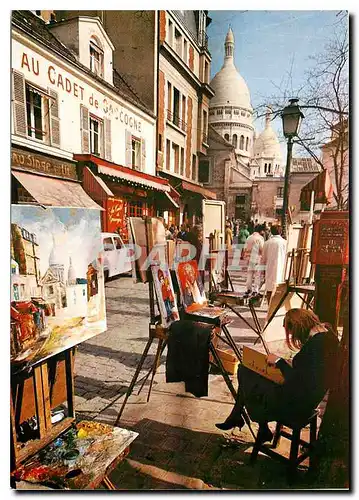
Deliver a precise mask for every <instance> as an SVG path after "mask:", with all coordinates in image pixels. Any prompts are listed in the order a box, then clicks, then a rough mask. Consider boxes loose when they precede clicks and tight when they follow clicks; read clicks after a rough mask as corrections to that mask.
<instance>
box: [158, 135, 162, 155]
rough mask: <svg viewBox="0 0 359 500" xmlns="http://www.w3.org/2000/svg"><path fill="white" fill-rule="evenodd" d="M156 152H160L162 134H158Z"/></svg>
mask: <svg viewBox="0 0 359 500" xmlns="http://www.w3.org/2000/svg"><path fill="white" fill-rule="evenodd" d="M158 150H159V151H162V134H158Z"/></svg>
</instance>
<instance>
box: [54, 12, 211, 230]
mask: <svg viewBox="0 0 359 500" xmlns="http://www.w3.org/2000/svg"><path fill="white" fill-rule="evenodd" d="M56 14H57V19H58V20H60V19H62V18H63V19H68V18H69V17H70V16H74V15H86V16H93V17H98V18H99V19H101V22H102V24H103V26H104V28H105V30H106V32H107V33H108V34H109V36H110V38H111V40H112V42H113V44H114V45H115V46H116V50H115V52H114V58H113V60H114V64H115V66H116V68H117V69H118V70H119V71H120V73H121V75H123V77H124V79H125V80H126V82H128V84H129V85H130V86H131V88H132V89H133V90H134V91H135V92H136V94H137V95H138V96H139V97H140V99H141V100H142V101H143V102H144V103H145V104H146V106H147V107H148V108H149V109H150V110H151V111H152V112H153V113H155V114H156V115H157V133H156V158H155V164H156V167H157V174H158V176H160V177H162V178H163V179H166V180H168V181H169V183H170V184H171V186H172V190H171V193H170V195H171V197H172V199H173V198H174V199H175V200H176V201H177V202H178V204H179V206H180V210H179V211H178V210H176V209H172V210H171V209H167V208H166V205H165V204H162V205H161V206H162V211H161V214H162V215H163V216H164V219H165V220H166V221H167V222H168V223H172V222H176V223H177V224H178V223H180V222H182V221H183V220H185V219H186V220H189V221H190V222H194V221H195V220H196V218H200V216H201V213H202V199H203V198H215V193H213V192H211V191H210V190H209V189H207V188H206V187H204V186H203V184H202V183H201V182H200V181H199V179H198V165H199V161H200V160H201V158H204V157H205V156H206V153H207V149H208V107H209V99H210V98H211V97H213V95H214V93H213V91H212V90H211V88H210V86H209V79H210V64H211V56H210V53H209V51H208V44H207V40H208V38H207V34H206V30H207V26H208V24H209V23H210V18H209V17H208V11H205V10H197V11H192V10H186V11H181V10H173V11H172V10H166V11H165V10H162V11H147V10H146V11H134V10H123V11H103V10H91V11H90V10H85V11H56ZM172 208H174V207H172Z"/></svg>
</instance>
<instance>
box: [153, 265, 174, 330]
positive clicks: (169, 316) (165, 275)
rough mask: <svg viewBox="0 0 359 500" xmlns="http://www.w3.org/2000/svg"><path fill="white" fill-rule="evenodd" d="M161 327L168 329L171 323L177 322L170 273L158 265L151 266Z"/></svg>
mask: <svg viewBox="0 0 359 500" xmlns="http://www.w3.org/2000/svg"><path fill="white" fill-rule="evenodd" d="M151 271H152V277H153V282H154V285H155V290H156V295H157V302H158V307H159V309H160V313H161V319H162V326H164V327H165V328H168V327H169V326H170V325H171V323H173V321H177V320H179V313H178V307H177V300H176V295H175V293H174V290H173V284H172V279H171V273H170V271H169V270H168V269H161V267H160V266H158V265H153V266H151Z"/></svg>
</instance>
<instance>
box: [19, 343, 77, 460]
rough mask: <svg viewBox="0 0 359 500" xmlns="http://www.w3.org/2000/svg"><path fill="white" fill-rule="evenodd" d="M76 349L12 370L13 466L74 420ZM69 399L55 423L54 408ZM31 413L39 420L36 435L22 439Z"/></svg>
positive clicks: (48, 441)
mask: <svg viewBox="0 0 359 500" xmlns="http://www.w3.org/2000/svg"><path fill="white" fill-rule="evenodd" d="M74 350H75V348H74V347H73V348H71V349H68V350H66V351H64V352H63V353H60V354H58V355H56V356H53V357H52V358H50V359H47V360H45V361H42V362H41V363H39V364H36V365H33V366H30V367H29V368H27V369H23V370H19V371H14V372H13V373H12V374H11V403H10V414H11V470H15V469H16V468H17V467H18V466H19V465H20V464H21V463H22V462H24V461H25V460H26V459H27V458H29V457H30V456H32V455H34V454H35V453H37V452H38V451H40V450H41V449H43V448H44V447H45V446H46V445H47V444H49V443H50V442H51V441H53V440H54V439H56V437H57V436H59V435H60V434H61V433H63V432H64V431H65V430H67V429H68V428H69V427H71V426H72V424H73V423H74V421H75V411H74V382H73V367H74ZM65 401H66V402H67V417H65V418H64V419H63V420H61V421H60V422H58V423H56V424H53V423H52V421H51V410H52V409H54V408H56V407H58V406H59V405H60V404H62V403H64V402H65ZM31 417H35V421H36V424H37V429H36V434H37V438H35V439H31V440H28V441H26V442H25V443H21V442H20V440H19V439H18V433H19V426H20V424H22V423H23V422H25V421H27V420H28V419H30V418H31Z"/></svg>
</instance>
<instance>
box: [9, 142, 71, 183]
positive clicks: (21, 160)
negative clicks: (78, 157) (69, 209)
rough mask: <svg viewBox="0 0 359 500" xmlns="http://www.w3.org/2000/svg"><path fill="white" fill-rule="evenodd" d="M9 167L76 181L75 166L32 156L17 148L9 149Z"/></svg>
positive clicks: (40, 156) (61, 161)
mask: <svg viewBox="0 0 359 500" xmlns="http://www.w3.org/2000/svg"><path fill="white" fill-rule="evenodd" d="M11 166H12V167H20V168H23V169H26V170H29V171H31V172H38V173H41V174H47V175H49V176H51V175H56V176H57V177H63V178H65V179H73V180H78V179H77V172H76V165H74V164H73V163H69V162H67V161H63V160H57V159H55V158H50V157H49V156H45V155H42V154H38V153H36V154H33V153H29V152H27V151H23V150H21V149H17V148H11Z"/></svg>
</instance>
